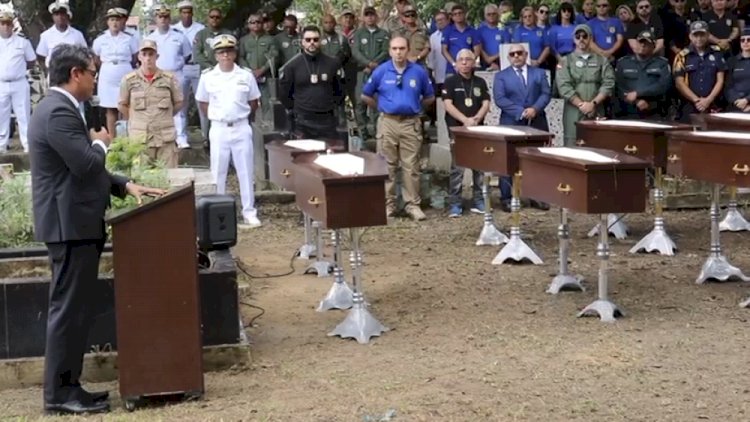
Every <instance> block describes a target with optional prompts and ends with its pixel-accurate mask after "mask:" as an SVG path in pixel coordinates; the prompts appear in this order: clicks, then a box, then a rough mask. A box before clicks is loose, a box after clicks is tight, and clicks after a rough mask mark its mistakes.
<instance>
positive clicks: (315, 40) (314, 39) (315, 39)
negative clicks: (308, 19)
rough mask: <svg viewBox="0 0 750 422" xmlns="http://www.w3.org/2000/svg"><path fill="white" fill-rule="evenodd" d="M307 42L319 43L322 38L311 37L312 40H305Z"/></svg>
mask: <svg viewBox="0 0 750 422" xmlns="http://www.w3.org/2000/svg"><path fill="white" fill-rule="evenodd" d="M304 40H305V42H318V41H320V37H310V38H304Z"/></svg>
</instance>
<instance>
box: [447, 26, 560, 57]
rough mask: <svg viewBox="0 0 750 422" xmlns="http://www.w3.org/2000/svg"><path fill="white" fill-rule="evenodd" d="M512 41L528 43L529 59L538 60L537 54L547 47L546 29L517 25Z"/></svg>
mask: <svg viewBox="0 0 750 422" xmlns="http://www.w3.org/2000/svg"><path fill="white" fill-rule="evenodd" d="M513 42H514V43H528V44H529V59H530V60H538V59H539V56H541V55H542V52H543V51H544V49H545V48H546V47H549V42H548V40H547V31H546V30H545V29H544V28H540V27H538V26H535V27H533V28H527V27H525V26H523V25H519V26H518V28H516V30H515V31H513ZM453 57H456V56H453Z"/></svg>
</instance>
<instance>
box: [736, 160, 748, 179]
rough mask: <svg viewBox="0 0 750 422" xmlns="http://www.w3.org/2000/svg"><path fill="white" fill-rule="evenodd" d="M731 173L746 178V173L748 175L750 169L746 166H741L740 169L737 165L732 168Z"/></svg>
mask: <svg viewBox="0 0 750 422" xmlns="http://www.w3.org/2000/svg"><path fill="white" fill-rule="evenodd" d="M732 171H733V172H734V174H741V175H743V176H747V174H748V173H750V167H749V166H748V165H747V164H743V165H742V167H740V165H739V164H736V163H735V165H734V166H732Z"/></svg>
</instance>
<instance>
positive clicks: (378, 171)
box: [293, 151, 388, 185]
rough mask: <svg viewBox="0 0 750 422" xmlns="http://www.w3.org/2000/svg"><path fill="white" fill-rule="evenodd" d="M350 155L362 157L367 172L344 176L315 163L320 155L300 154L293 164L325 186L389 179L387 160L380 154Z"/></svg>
mask: <svg viewBox="0 0 750 422" xmlns="http://www.w3.org/2000/svg"><path fill="white" fill-rule="evenodd" d="M349 154H352V155H356V156H358V157H362V158H363V159H364V160H365V172H364V174H358V175H342V174H338V173H336V172H334V171H332V170H329V169H327V168H325V167H321V166H319V165H317V164H315V163H314V161H315V159H316V158H317V157H318V155H319V154H318V153H307V154H298V155H297V156H296V157H295V158H294V161H293V163H294V164H296V165H297V166H298V167H299V168H300V169H301V170H303V171H306V172H307V173H308V174H310V175H311V176H312V177H315V178H318V179H320V180H322V181H323V184H324V185H332V184H342V183H352V182H370V181H377V180H385V179H386V178H388V166H387V164H386V162H385V158H383V157H381V156H380V155H378V154H375V153H372V152H367V151H356V152H349Z"/></svg>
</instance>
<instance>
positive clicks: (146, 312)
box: [108, 184, 204, 410]
mask: <svg viewBox="0 0 750 422" xmlns="http://www.w3.org/2000/svg"><path fill="white" fill-rule="evenodd" d="M108 222H109V223H110V224H111V225H112V242H113V246H112V249H113V261H114V273H115V282H114V285H115V314H116V320H117V321H116V322H117V324H116V327H117V349H118V350H117V351H118V355H117V365H118V368H119V380H120V396H121V397H122V399H123V402H124V404H125V407H126V409H128V410H133V409H135V407H136V405H137V403H138V402H139V401H140V400H142V399H143V398H146V397H148V396H160V395H176V394H183V395H185V396H186V397H187V398H196V397H200V396H201V395H203V391H204V387H203V359H202V347H201V320H200V298H199V290H198V261H197V246H196V228H195V192H194V190H193V185H192V184H190V185H187V186H185V187H182V188H180V189H178V190H176V191H174V192H171V193H169V194H167V195H165V196H164V197H162V198H159V199H156V200H154V201H152V202H149V203H147V204H145V205H142V206H140V207H138V208H135V209H133V210H131V211H128V212H125V213H121V214H118V215H116V216H113V217H110V218H109V219H108Z"/></svg>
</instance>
